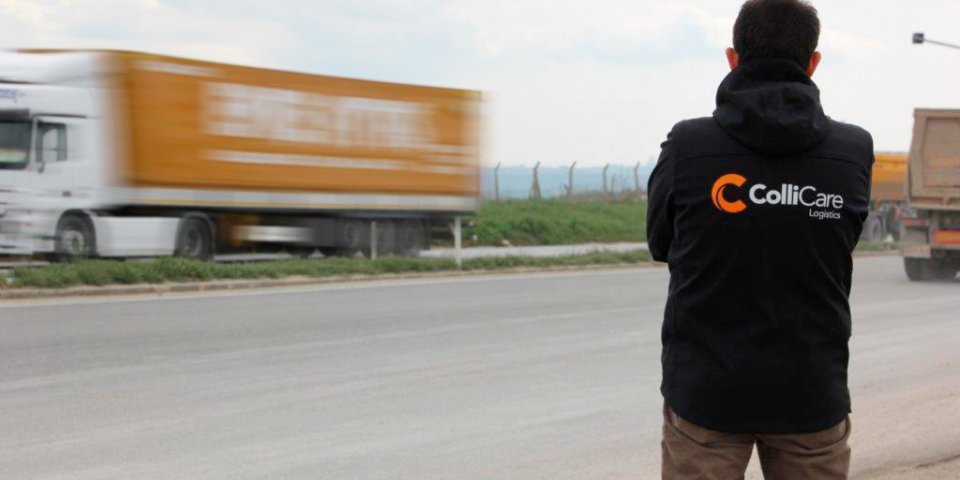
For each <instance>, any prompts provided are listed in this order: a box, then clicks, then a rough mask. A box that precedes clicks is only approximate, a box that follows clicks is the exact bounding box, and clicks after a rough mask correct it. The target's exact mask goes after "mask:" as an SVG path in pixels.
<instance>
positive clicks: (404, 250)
mask: <svg viewBox="0 0 960 480" xmlns="http://www.w3.org/2000/svg"><path fill="white" fill-rule="evenodd" d="M425 244H426V241H425V239H424V235H423V225H422V224H421V223H420V222H418V221H416V220H408V221H406V222H403V223H401V224H400V229H399V232H398V233H397V247H398V248H397V251H398V252H400V253H401V254H403V255H416V254H418V253H420V250H423V246H424V245H425Z"/></svg>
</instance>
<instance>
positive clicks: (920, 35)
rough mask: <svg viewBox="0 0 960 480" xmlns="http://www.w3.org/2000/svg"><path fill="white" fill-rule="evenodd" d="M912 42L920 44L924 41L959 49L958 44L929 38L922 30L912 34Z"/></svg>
mask: <svg viewBox="0 0 960 480" xmlns="http://www.w3.org/2000/svg"><path fill="white" fill-rule="evenodd" d="M913 43H914V44H916V45H922V44H924V43H932V44H934V45H940V46H941V47H949V48H956V49H957V50H960V45H954V44H952V43H947V42H941V41H939V40H930V39H929V38H927V36H926V35H924V34H923V32H917V33H914V34H913Z"/></svg>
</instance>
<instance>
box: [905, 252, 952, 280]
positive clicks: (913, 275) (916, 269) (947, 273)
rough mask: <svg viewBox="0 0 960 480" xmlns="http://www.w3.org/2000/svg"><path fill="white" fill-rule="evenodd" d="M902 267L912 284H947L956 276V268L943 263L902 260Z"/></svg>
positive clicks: (919, 259)
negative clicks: (934, 282)
mask: <svg viewBox="0 0 960 480" xmlns="http://www.w3.org/2000/svg"><path fill="white" fill-rule="evenodd" d="M903 266H904V269H905V270H906V272H907V278H909V279H910V281H912V282H933V281H937V282H948V281H951V280H953V279H954V278H956V276H957V267H956V266H955V265H954V264H950V263H946V262H943V261H937V260H927V259H923V258H904V259H903Z"/></svg>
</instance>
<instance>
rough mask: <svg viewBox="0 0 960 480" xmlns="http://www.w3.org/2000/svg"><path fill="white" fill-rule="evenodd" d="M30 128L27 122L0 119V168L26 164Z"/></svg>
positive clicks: (24, 165) (9, 168)
mask: <svg viewBox="0 0 960 480" xmlns="http://www.w3.org/2000/svg"><path fill="white" fill-rule="evenodd" d="M30 130H31V124H30V123H29V122H8V121H7V122H5V121H0V169H4V170H12V169H20V168H24V167H26V166H27V160H28V159H29V152H30Z"/></svg>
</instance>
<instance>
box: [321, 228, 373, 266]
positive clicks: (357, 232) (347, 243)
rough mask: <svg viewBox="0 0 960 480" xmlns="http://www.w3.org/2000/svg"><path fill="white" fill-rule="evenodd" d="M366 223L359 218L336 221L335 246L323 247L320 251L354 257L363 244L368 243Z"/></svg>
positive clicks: (328, 254) (325, 253)
mask: <svg viewBox="0 0 960 480" xmlns="http://www.w3.org/2000/svg"><path fill="white" fill-rule="evenodd" d="M367 235H369V233H368V231H367V229H366V225H364V222H363V221H361V220H341V221H339V222H337V238H336V247H333V248H328V247H324V248H321V249H320V252H321V253H323V255H324V256H331V255H332V256H338V257H354V256H356V255H357V252H359V251H360V250H361V249H363V247H364V245H366V244H367V243H369V242H368V241H369V239H368V238H367Z"/></svg>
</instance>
